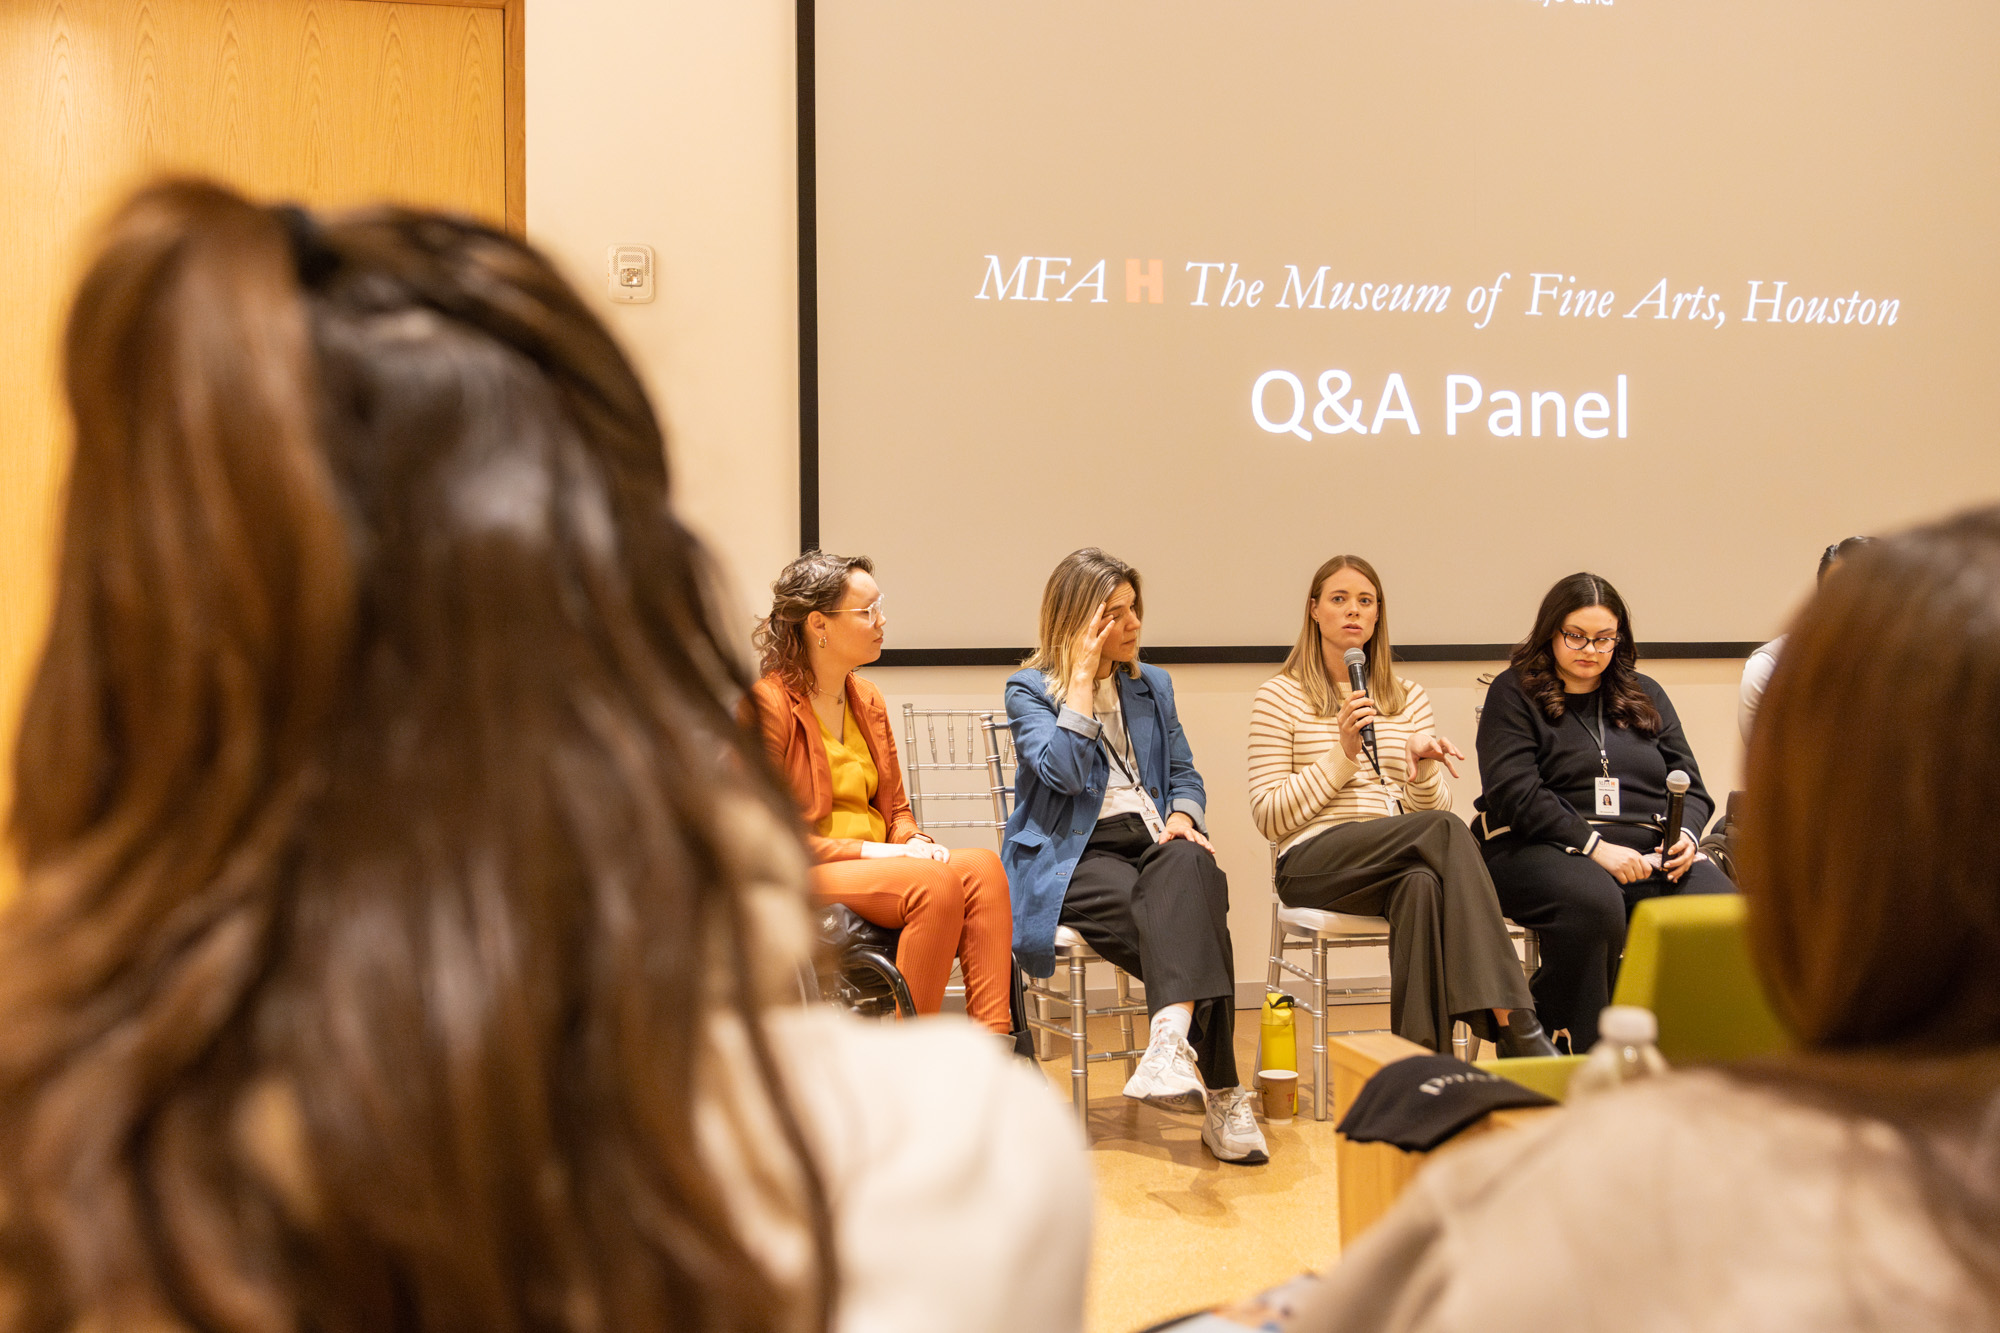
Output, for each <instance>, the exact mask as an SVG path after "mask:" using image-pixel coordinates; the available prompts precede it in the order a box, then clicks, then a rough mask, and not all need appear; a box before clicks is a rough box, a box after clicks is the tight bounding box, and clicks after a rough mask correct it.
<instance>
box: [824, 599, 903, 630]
mask: <svg viewBox="0 0 2000 1333" xmlns="http://www.w3.org/2000/svg"><path fill="white" fill-rule="evenodd" d="M826 614H827V615H830V616H838V615H856V616H860V617H861V618H862V620H863V621H864V622H866V623H867V624H870V625H880V624H883V623H885V622H886V621H887V620H888V616H887V615H885V614H884V613H883V611H882V599H881V598H880V597H877V598H876V599H875V600H874V601H872V602H870V603H868V605H866V606H836V607H834V608H833V610H831V611H828V612H827V613H826Z"/></svg>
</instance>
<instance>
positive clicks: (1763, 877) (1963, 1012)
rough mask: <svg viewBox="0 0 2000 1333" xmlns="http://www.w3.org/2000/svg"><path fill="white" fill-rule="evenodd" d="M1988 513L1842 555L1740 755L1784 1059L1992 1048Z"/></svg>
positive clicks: (1997, 685) (1993, 589) (1996, 928)
mask: <svg viewBox="0 0 2000 1333" xmlns="http://www.w3.org/2000/svg"><path fill="white" fill-rule="evenodd" d="M1996 811H2000V509H1989V510H1983V511H1979V512H1976V513H1971V514H1966V515H1963V516H1961V517H1958V518H1954V519H1950V520H1947V521H1946V522H1943V523H1939V524H1936V525H1934V526H1931V527H1926V528H1921V529H1918V530H1916V531H1914V532H1910V533H1906V534H1903V535H1901V536H1898V537H1893V538H1889V539H1886V540H1881V541H1873V542H1868V543H1866V544H1861V545H1858V546H1857V547H1856V549H1854V550H1852V551H1850V552H1848V553H1847V554H1846V555H1844V556H1843V557H1842V560H1841V564H1840V568H1839V571H1838V575H1837V577H1833V578H1829V579H1827V580H1826V581H1825V583H1824V585H1823V586H1822V587H1821V588H1820V590H1819V592H1818V594H1817V595H1816V596H1815V597H1814V599H1813V601H1812V602H1811V604H1810V605H1809V606H1808V607H1807V608H1806V610H1805V611H1804V612H1803V613H1801V615H1800V617H1799V619H1798V620H1797V622H1796V623H1794V624H1793V626H1792V628H1791V630H1790V632H1789V634H1788V636H1787V638H1786V640H1785V653H1784V657H1783V658H1782V659H1781V660H1780V662H1779V664H1778V668H1777V671H1776V673H1775V674H1774V676H1773V677H1772V681H1771V687H1770V690H1769V692H1768V693H1767V694H1766V695H1765V697H1764V703H1763V708H1762V711H1761V712H1760V714H1759V716H1758V719H1757V728H1756V732H1755V734H1754V735H1753V737H1752V738H1751V746H1750V754H1749V802H1748V809H1747V811H1746V817H1745V826H1744V834H1743V870H1744V881H1745V882H1744V890H1745V893H1746V895H1747V896H1748V898H1749V907H1750V927H1751V935H1752V943H1753V947H1754V949H1755V954H1756V959H1757V963H1758V966H1759V969H1760V971H1761V972H1762V974H1763V976H1764V980H1765V984H1766V986H1767V988H1768V990H1769V991H1770V995H1771V1001H1772V1003H1773V1005H1774V1006H1775V1007H1776V1008H1777V1010H1778V1012H1779V1014H1780V1015H1781V1016H1782V1017H1783V1018H1784V1019H1785V1021H1786V1023H1787V1024H1788V1025H1789V1026H1790V1027H1791V1029H1792V1031H1793V1032H1794V1033H1795V1034H1796V1035H1797V1037H1798V1038H1799V1039H1800V1041H1801V1043H1802V1044H1803V1045H1805V1046H1807V1047H1809V1048H1814V1049H1821V1050H1853V1049H1860V1048H1892V1049H1896V1050H1903V1051H1909V1052H1912V1053H1922V1052H1942V1051H1958V1050H1965V1049H1967V1048H1972V1047H1980V1046H1993V1045H1996V1044H2000V853H1996V850H1995V846H1994V839H1993V833H1992V829H1993V822H1994V819H1995V816H1996Z"/></svg>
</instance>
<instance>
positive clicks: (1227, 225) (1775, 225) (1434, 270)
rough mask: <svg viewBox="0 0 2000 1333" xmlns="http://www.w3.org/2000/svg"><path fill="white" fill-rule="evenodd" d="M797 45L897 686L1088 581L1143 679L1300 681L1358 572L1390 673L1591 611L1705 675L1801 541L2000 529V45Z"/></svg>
mask: <svg viewBox="0 0 2000 1333" xmlns="http://www.w3.org/2000/svg"><path fill="white" fill-rule="evenodd" d="M812 36H813V41H814V45H815V50H814V53H813V66H812V69H811V71H810V72H811V79H810V81H809V85H808V86H809V87H811V89H812V97H813V103H812V109H813V112H814V118H815V120H816V133H815V134H814V136H813V138H812V140H811V142H809V143H807V144H804V145H802V151H804V152H807V153H809V154H810V168H811V169H810V172H809V173H808V174H809V175H810V176H812V177H813V178H814V179H816V189H815V193H814V196H813V198H812V200H811V203H812V204H813V207H812V208H811V209H810V210H808V212H807V214H806V217H807V219H808V221H809V222H810V223H811V225H812V227H813V235H812V238H811V239H812V242H813V245H814V253H815V254H816V259H817V275H816V282H815V283H814V285H813V288H812V290H811V292H810V293H809V294H808V295H809V297H810V298H812V299H814V300H815V301H816V306H817V322H818V327H817V338H816V340H815V341H814V345H813V347H812V348H811V349H809V350H810V352H812V353H816V364H817V383H816V390H817V394H816V397H817V433H816V439H814V438H812V436H811V435H810V434H809V436H808V439H807V446H808V447H809V448H813V447H816V450H817V465H818V505H817V513H816V515H808V518H807V523H806V526H807V531H808V533H809V534H811V533H813V532H814V528H815V526H816V535H817V539H818V543H819V544H820V545H822V546H823V547H825V548H826V549H829V550H836V551H843V552H864V553H866V554H869V555H871V556H873V557H874V558H875V560H876V561H877V563H878V566H879V574H878V577H879V578H880V580H881V582H882V584H883V587H884V588H885V589H886V590H887V593H888V597H889V602H888V605H889V608H890V610H891V612H892V616H893V629H892V632H891V646H892V647H894V648H899V649H905V650H908V649H928V650H951V651H947V652H945V653H942V654H934V655H933V660H951V656H952V652H953V651H956V652H960V653H963V660H974V659H975V658H976V657H977V654H976V653H966V652H964V650H977V649H988V650H991V649H996V648H999V647H1002V646H1014V645H1021V644H1026V643H1029V642H1031V641H1032V639H1033V636H1034V626H1035V615H1036V608H1037V606H1038V604H1039V598H1040V594H1041V588H1042V584H1043V581H1044V580H1045V578H1046V577H1047V574H1048V571H1049V569H1050V568H1051V566H1052V565H1053V564H1054V562H1055V561H1056V560H1057V559H1058V558H1059V557H1060V556H1061V555H1062V554H1063V553H1065V552H1066V551H1069V550H1071V549H1073V548H1075V547H1078V546H1084V545H1096V546H1102V547H1104V548H1106V549H1108V550H1110V551H1112V552H1114V553H1115V554H1117V555H1119V556H1121V557H1123V558H1124V559H1126V560H1128V561H1130V562H1132V563H1133V564H1134V565H1135V566H1137V567H1138V568H1139V569H1140V570H1141V571H1142V572H1143V573H1144V575H1145V577H1146V589H1145V591H1146V602H1147V631H1146V638H1147V642H1148V643H1149V644H1151V645H1154V646H1167V647H1172V646H1176V645H1178V646H1184V647H1202V648H1214V649H1222V650H1226V649H1229V648H1232V647H1234V648H1237V649H1241V648H1243V647H1245V646H1255V645H1274V644H1283V643H1288V642H1289V641H1290V640H1291V639H1292V638H1293V636H1294V635H1295V634H1296V632H1297V629H1298V625H1299V618H1300V610H1301V606H1302V603H1303V598H1304V596H1305V594H1306V591H1307V587H1306V585H1307V583H1308V581H1309V576H1310V574H1311V572H1312V570H1313V568H1314V567H1315V566H1316V565H1317V564H1318V563H1319V562H1320V561H1321V560H1322V559H1324V558H1325V557H1327V556H1329V555H1331V554H1333V553H1335V552H1342V551H1346V552H1356V553H1360V554H1362V555H1365V556H1367V557H1368V558H1369V559H1370V560H1372V561H1373V562H1374V563H1375V564H1376V565H1377V566H1378V567H1379V568H1380V570H1381V571H1382V574H1383V578H1384V582H1385V583H1386V585H1387V587H1386V588H1385V593H1386V596H1387V602H1388V606H1389V608H1390V611H1391V615H1392V625H1393V627H1394V629H1395V638H1396V640H1397V642H1398V643H1399V645H1404V646H1406V647H1410V648H1412V649H1414V650H1416V651H1417V652H1418V653H1420V654H1422V653H1424V650H1426V649H1429V650H1430V653H1429V655H1438V656H1449V655H1451V654H1452V653H1453V652H1455V651H1457V650H1459V649H1461V648H1463V649H1464V650H1465V651H1466V652H1468V653H1473V652H1475V651H1483V650H1479V649H1478V647H1477V646H1479V645H1493V644H1500V643H1506V642H1510V641H1512V640H1514V639H1516V638H1518V637H1519V636H1520V635H1521V634H1522V633H1523V632H1524V631H1525V630H1526V628H1527V625H1528V623H1529V621H1530V619H1531V618H1532V615H1533V612H1534V609H1535V606H1536V603H1537V601H1538V599H1539V597H1540V596H1541V594H1542V593H1543V592H1544V591H1545V590H1546V588H1547V587H1548V585H1549V584H1550V583H1551V582H1552V581H1553V580H1554V579H1556V578H1558V577H1560V576H1561V575H1563V574H1566V573H1569V572H1572V571H1574V570H1578V569H1590V570H1594V571H1596V572H1598V573H1600V574H1603V575H1605V576H1606V577H1608V578H1610V579H1611V580H1612V581H1613V582H1614V583H1616V584H1617V585H1618V586H1619V587H1620V589H1621V590H1622V591H1623V592H1624V593H1625V595H1626V598H1627V600H1628V601H1629V602H1630V604H1631V606H1632V609H1633V614H1634V620H1635V628H1636V630H1637V632H1638V635H1639V637H1640V638H1641V639H1642V640H1644V641H1647V642H1649V643H1653V644H1658V645H1668V646H1670V645H1674V644H1680V645H1682V646H1683V647H1684V648H1686V649H1689V650H1695V649H1696V648H1697V645H1708V646H1709V647H1708V648H1702V649H1699V650H1700V651H1710V650H1713V651H1722V650H1726V649H1727V648H1728V647H1729V646H1730V645H1741V644H1746V643H1749V642H1754V641H1758V640H1761V639H1764V638H1766V637H1769V636H1770V635H1771V634H1772V633H1774V632H1776V631H1777V630H1778V629H1779V628H1781V622H1782V618H1783V616H1784V614H1785V612H1786V610H1787V608H1788V607H1789V606H1790V605H1792V604H1793V603H1794V602H1795V601H1796V600H1797V598H1798V597H1799V596H1800V594H1801V593H1802V592H1803V591H1804V590H1805V589H1806V588H1808V587H1809V586H1810V584H1811V580H1812V572H1813V564H1814V561H1815V560H1816V558H1817V556H1818V553H1819V551H1820V550H1821V549H1822V548H1823V547H1825V546H1826V545H1827V544H1828V543H1829V542H1832V541H1834V540H1837V539H1839V538H1841V537H1843V536H1846V535H1848V534H1850V533H1865V532H1879V531H1884V530H1887V529H1890V528H1893V527H1895V526H1897V525H1901V524H1904V523H1907V522H1910V521H1912V520H1915V519H1919V518H1923V517H1926V516H1930V515H1933V514H1937V513H1941V512H1943V511H1946V510H1950V509H1954V508H1958V507H1962V506H1964V505H1967V504H1971V503H1975V502H1979V501H1984V500H1990V499H1993V498H1995V497H2000V450H1996V449H1995V448H1994V444H1993V439H1994V436H1993V431H1992V427H1991V424H1990V423H1991V422H1992V420H1993V416H1994V409H1995V398H1996V388H2000V377H1996V375H1995V373H1994V365H1993V362H1994V356H1995V352H1996V346H2000V343H1996V337H1995V334H1996V326H1997V325H2000V315H1996V310H1997V309H2000V258H1996V253H1997V252H2000V171H1996V170H1995V167H1996V164H2000V80H1996V79H1995V78H1994V77H1993V71H1994V70H1995V69H1996V68H2000V6H1994V5H1991V4H1989V3H1983V2H1981V0H1938V2H1937V3H1932V4H1926V5H1922V6H1902V5H1885V4H1881V3H1859V2H1858V0H1760V2H1759V3H1755V4H1745V3H1743V2H1742V0H1729V2H1728V3H1724V2H1723V0H1615V3H1614V2H1613V0H1597V3H1580V2H1578V0H1554V2H1549V0H1369V2H1368V3H1344V2H1341V0H1313V2H1311V3H1306V2H1303V0H1263V2H1262V3H1257V4H1252V5H1228V6H1224V5H1217V4H1213V3H1206V4H1196V3H1187V2H1185V0H1093V3H1090V4H1087V5H1078V4H1074V3H1054V2H1053V0H1010V3H1007V4H1004V5H991V4H978V5H974V4H968V3H962V2H957V0H925V2H924V3H917V2H916V0H899V2H896V3H889V2H886V0H840V3H838V4H826V5H821V6H819V7H818V10H817V15H816V20H815V23H814V27H813V31H812ZM806 360H807V362H808V364H811V363H812V362H813V361H814V360H815V357H814V356H812V355H808V357H807V358H806ZM808 392H809V396H810V394H811V388H810V386H809V391H808ZM815 517H816V520H817V522H816V525H815V523H814V518H815ZM1199 655H1200V654H1198V653H1197V654H1194V656H1196V657H1199ZM1218 655H1219V656H1227V655H1228V653H1227V652H1226V651H1224V652H1220V653H1218Z"/></svg>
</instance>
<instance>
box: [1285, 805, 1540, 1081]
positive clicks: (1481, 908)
mask: <svg viewBox="0 0 2000 1333" xmlns="http://www.w3.org/2000/svg"><path fill="white" fill-rule="evenodd" d="M1278 897H1279V898H1280V899H1281V900H1283V902H1284V903H1285V905H1286V906H1287V907H1313V908H1318V909H1320V910H1322V911H1330V912H1351V913H1353V914H1354V915H1356V916H1380V917H1387V918H1388V920H1389V1026H1390V1027H1391V1028H1393V1029H1395V1032H1396V1035H1397V1036H1399V1037H1403V1038H1406V1039H1407V1040H1409V1041H1414V1042H1416V1043H1417V1044H1418V1045H1421V1046H1428V1047H1430V1048H1431V1049H1432V1050H1434V1051H1449V1050H1450V1049H1451V1025H1452V1023H1453V1022H1454V1021H1456V1020H1463V1021H1464V1022H1466V1023H1468V1024H1470V1025H1471V1027H1472V1030H1473V1031H1474V1032H1475V1033H1477V1034H1478V1035H1479V1036H1480V1037H1482V1038H1484V1039H1486V1040H1488V1041H1491V1040H1493V1039H1494V1038H1495V1036H1496V1035H1497V1034H1496V1033H1495V1031H1494V1023H1493V1014H1492V1012H1491V1011H1492V1010H1495V1009H1526V1008H1527V1007H1528V1006H1529V1005H1530V1004H1531V1003H1532V1001H1531V1000H1530V999H1529V996H1528V979H1527V977H1526V976H1525V975H1523V974H1522V971H1521V960H1520V959H1519V958H1518V957H1516V956H1515V954H1514V944H1513V941H1511V940H1509V939H1508V938H1507V923H1506V922H1505V921H1504V920H1503V919H1502V918H1501V916H1500V904H1499V901H1498V900H1497V899H1496V898H1495V897H1494V896H1493V882H1492V881H1491V880H1490V879H1488V878H1487V877H1486V865H1485V862H1484V861H1482V860H1481V859H1480V855H1479V840H1478V839H1477V838H1475V837H1473V836H1472V830H1471V829H1469V828H1467V827H1466V826H1465V822H1464V821H1463V820H1461V819H1459V818H1458V816H1456V815H1454V814H1452V813H1451V812H1449V811H1447V810H1416V811H1412V812H1411V813H1409V814H1405V815H1387V816H1384V817H1383V818H1381V819H1363V820H1357V821H1355V822H1354V823H1351V824H1337V825H1335V826H1334V827H1332V828H1330V829H1328V830H1326V831H1325V832H1324V833H1317V834H1314V835H1313V836H1312V837H1311V838H1310V839H1308V840H1307V841H1305V842H1302V843H1300V844H1299V845H1298V846H1296V847H1294V848H1292V849H1291V850H1290V851H1288V852H1286V853H1285V854H1284V855H1283V856H1282V857H1280V858H1279V860H1278Z"/></svg>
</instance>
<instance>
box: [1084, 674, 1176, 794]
mask: <svg viewBox="0 0 2000 1333" xmlns="http://www.w3.org/2000/svg"><path fill="white" fill-rule="evenodd" d="M1091 702H1092V706H1093V707H1094V708H1095V710H1096V712H1097V723H1098V725H1099V726H1100V727H1102V728H1103V730H1102V731H1101V732H1099V733H1098V739H1097V743H1098V744H1099V745H1102V746H1103V747H1104V748H1105V749H1106V750H1107V751H1109V752H1110V755H1111V773H1110V775H1109V776H1108V777H1106V778H1105V780H1104V804H1103V805H1102V806H1101V807H1099V808H1098V811H1097V818H1098V819H1099V821H1103V820H1106V819H1111V818H1113V817H1114V816H1117V815H1138V816H1139V817H1140V818H1141V819H1144V820H1145V821H1146V823H1147V826H1148V827H1151V825H1152V823H1153V821H1154V820H1157V819H1158V818H1159V817H1160V808H1159V807H1158V806H1157V805H1154V804H1153V798H1152V797H1150V796H1148V795H1147V794H1146V788H1145V786H1144V784H1142V783H1141V782H1140V781H1139V756H1138V754H1137V752H1136V751H1134V750H1133V748H1132V738H1131V737H1130V736H1128V735H1126V734H1125V710H1124V709H1123V708H1121V707H1119V704H1118V684H1117V679H1116V676H1115V675H1112V676H1106V677H1105V678H1104V679H1103V680H1100V681H1098V682H1097V685H1096V688H1095V691H1094V693H1093V694H1092V696H1091Z"/></svg>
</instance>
